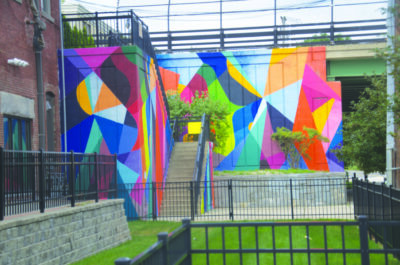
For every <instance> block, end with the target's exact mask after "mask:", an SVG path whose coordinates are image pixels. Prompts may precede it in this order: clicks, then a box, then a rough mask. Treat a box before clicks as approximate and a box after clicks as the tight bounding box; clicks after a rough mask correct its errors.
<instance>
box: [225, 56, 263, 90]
mask: <svg viewBox="0 0 400 265" xmlns="http://www.w3.org/2000/svg"><path fill="white" fill-rule="evenodd" d="M226 63H227V66H228V71H229V74H230V76H231V77H232V78H233V79H235V80H236V82H238V83H239V84H240V85H242V86H243V87H244V88H246V89H247V90H248V91H249V92H250V93H252V94H254V95H256V96H258V97H260V98H261V95H260V94H259V93H258V91H257V90H256V89H255V88H254V87H253V86H252V85H251V84H250V82H249V81H247V80H246V78H244V76H243V75H242V74H241V73H240V72H239V70H238V69H237V68H236V67H235V66H234V65H233V64H232V63H231V62H230V61H229V60H226Z"/></svg>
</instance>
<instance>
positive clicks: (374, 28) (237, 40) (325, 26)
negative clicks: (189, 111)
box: [150, 19, 387, 52]
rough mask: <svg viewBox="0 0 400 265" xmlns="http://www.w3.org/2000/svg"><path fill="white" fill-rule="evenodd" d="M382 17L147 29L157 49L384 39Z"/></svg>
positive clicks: (285, 44)
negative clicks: (203, 27) (178, 28)
mask: <svg viewBox="0 0 400 265" xmlns="http://www.w3.org/2000/svg"><path fill="white" fill-rule="evenodd" d="M386 35H387V28H386V20H385V19H373V20H358V21H335V22H326V23H308V24H292V25H287V26H285V27H283V26H281V25H275V26H274V25H272V26H260V27H243V28H217V29H200V30H180V31H160V32H150V38H151V41H152V43H153V46H154V48H156V49H157V51H158V52H166V51H168V52H173V51H201V50H226V49H249V48H267V47H288V46H291V47H294V46H314V45H334V44H354V43H371V42H385V41H386V37H387V36H386Z"/></svg>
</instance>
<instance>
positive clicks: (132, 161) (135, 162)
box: [124, 150, 142, 175]
mask: <svg viewBox="0 0 400 265" xmlns="http://www.w3.org/2000/svg"><path fill="white" fill-rule="evenodd" d="M124 164H125V166H127V167H128V168H130V169H132V170H133V171H135V172H136V173H137V174H139V175H141V174H142V155H141V150H135V151H132V152H130V153H128V156H127V157H126V159H125V163H124Z"/></svg>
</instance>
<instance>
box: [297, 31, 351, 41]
mask: <svg viewBox="0 0 400 265" xmlns="http://www.w3.org/2000/svg"><path fill="white" fill-rule="evenodd" d="M312 37H313V38H312V39H308V40H305V41H304V42H305V43H312V42H329V41H331V39H330V36H329V34H328V33H321V34H319V35H313V36H312ZM346 40H351V38H350V37H342V36H341V35H340V34H337V35H336V37H335V41H346Z"/></svg>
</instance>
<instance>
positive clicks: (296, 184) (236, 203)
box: [118, 178, 354, 221]
mask: <svg viewBox="0 0 400 265" xmlns="http://www.w3.org/2000/svg"><path fill="white" fill-rule="evenodd" d="M197 189H198V190H197ZM196 190H197V191H196ZM118 192H119V194H120V195H119V197H121V196H124V197H126V196H128V195H130V196H131V198H132V199H133V201H143V200H141V198H143V196H148V197H149V198H153V199H152V200H146V201H155V200H154V198H156V196H160V194H161V193H162V194H163V195H162V198H160V197H159V198H160V199H161V205H160V207H159V208H157V206H156V205H155V204H150V203H149V204H139V203H137V204H132V203H129V204H126V205H125V208H126V215H127V216H128V218H129V219H130V220H137V219H142V220H181V219H182V218H190V219H192V220H196V221H201V220H254V219H259V220H278V219H280V220H282V219H289V220H293V219H321V218H340V219H353V218H354V207H353V202H352V201H351V200H350V199H351V196H348V189H347V187H346V181H345V178H328V179H283V180H234V179H227V180H214V181H200V182H195V181H188V182H159V183H156V182H153V183H150V184H147V185H141V184H140V185H138V184H126V185H125V186H123V185H120V186H119V191H118ZM196 198H197V199H196Z"/></svg>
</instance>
